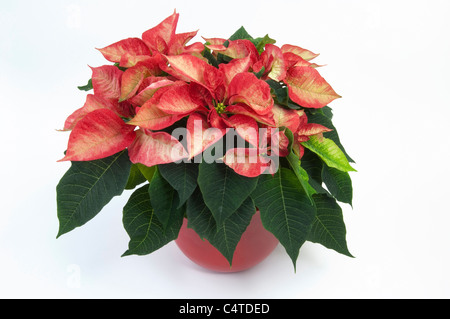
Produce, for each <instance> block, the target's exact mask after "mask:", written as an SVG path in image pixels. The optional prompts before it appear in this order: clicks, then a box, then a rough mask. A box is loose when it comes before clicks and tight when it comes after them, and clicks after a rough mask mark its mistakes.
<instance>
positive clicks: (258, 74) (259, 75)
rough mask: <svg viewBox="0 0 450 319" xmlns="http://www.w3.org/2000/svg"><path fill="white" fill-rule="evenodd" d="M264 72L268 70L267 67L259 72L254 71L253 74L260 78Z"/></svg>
mask: <svg viewBox="0 0 450 319" xmlns="http://www.w3.org/2000/svg"><path fill="white" fill-rule="evenodd" d="M264 72H266V68H265V67H262V68H261V70H259V72H258V73H255V72H253V74H254V75H255V76H256V77H257V78H258V79H261V77H262V76H263V75H264Z"/></svg>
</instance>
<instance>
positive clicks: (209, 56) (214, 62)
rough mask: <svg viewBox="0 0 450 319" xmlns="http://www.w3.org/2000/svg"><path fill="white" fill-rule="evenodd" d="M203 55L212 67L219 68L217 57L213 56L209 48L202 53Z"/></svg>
mask: <svg viewBox="0 0 450 319" xmlns="http://www.w3.org/2000/svg"><path fill="white" fill-rule="evenodd" d="M202 55H203V57H204V58H206V59H207V60H208V62H209V64H211V65H212V66H214V67H216V68H219V62H218V61H217V59H216V57H215V56H214V55H212V53H211V50H209V49H208V48H207V47H205V49H204V50H203V52H202Z"/></svg>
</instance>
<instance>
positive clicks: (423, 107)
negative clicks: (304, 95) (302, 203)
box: [0, 0, 450, 298]
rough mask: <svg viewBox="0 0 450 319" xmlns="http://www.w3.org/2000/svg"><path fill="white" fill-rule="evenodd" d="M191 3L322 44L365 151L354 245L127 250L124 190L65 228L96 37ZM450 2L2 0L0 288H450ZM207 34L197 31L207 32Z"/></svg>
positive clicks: (432, 293)
mask: <svg viewBox="0 0 450 319" xmlns="http://www.w3.org/2000/svg"><path fill="white" fill-rule="evenodd" d="M175 8H176V9H177V11H178V12H179V13H180V14H181V17H180V23H179V28H178V30H179V31H180V32H187V31H192V30H197V29H200V31H199V36H205V37H228V36H229V35H231V34H232V33H233V32H234V31H235V30H236V29H237V28H239V27H240V26H241V25H244V26H245V27H246V29H247V30H248V31H249V33H250V34H253V35H254V36H263V35H265V34H266V33H269V34H270V36H271V37H272V38H275V39H277V41H278V44H280V45H282V44H285V43H289V44H295V45H299V46H302V47H305V48H307V49H310V50H312V51H314V52H318V53H321V55H320V57H319V58H318V59H317V63H319V64H326V65H327V66H326V67H325V68H323V69H321V74H322V75H323V76H324V77H325V78H326V79H327V80H328V81H329V82H330V83H331V85H332V86H333V88H334V89H335V90H336V91H337V92H338V93H339V94H340V95H342V96H343V98H342V99H340V100H337V101H335V102H333V103H332V104H331V105H330V106H331V107H332V108H333V109H334V111H335V120H334V121H335V125H336V127H337V128H338V130H339V133H340V135H341V140H342V142H343V144H344V145H345V147H346V148H347V150H348V152H349V153H350V154H351V156H352V157H353V158H354V159H355V160H356V162H357V164H356V165H355V167H356V169H357V170H358V173H354V174H352V178H353V184H354V205H353V209H352V208H351V207H350V206H348V205H346V206H343V210H344V216H345V221H346V224H347V232H348V238H347V240H348V244H349V248H350V251H351V252H352V254H353V255H354V256H355V257H356V258H354V259H351V258H348V257H345V256H341V255H338V254H337V253H335V252H334V251H330V250H327V249H325V248H323V247H322V246H319V245H314V244H306V245H305V246H304V247H303V248H302V250H301V252H300V258H299V260H298V266H297V273H294V271H293V267H292V263H291V261H290V260H289V257H288V256H287V255H286V254H285V252H284V251H283V248H282V247H278V248H277V250H276V251H275V252H274V254H273V255H271V256H270V257H269V258H268V259H267V260H266V261H265V262H264V263H262V264H261V265H259V266H257V267H256V268H254V269H252V270H251V271H247V272H244V273H239V274H233V275H223V274H216V273H211V272H208V271H204V270H202V269H200V268H199V267H197V266H195V265H193V264H192V263H191V262H190V261H188V260H187V259H186V258H185V257H184V256H183V255H182V254H181V252H180V251H179V250H178V248H177V247H176V246H175V245H174V244H170V245H168V246H166V247H164V248H163V249H161V250H160V251H158V252H156V253H154V254H152V255H150V256H147V257H127V258H121V257H120V256H121V255H122V253H123V252H124V251H125V250H126V249H127V245H128V237H127V234H126V232H125V230H124V229H123V226H122V216H121V215H122V207H123V206H124V205H125V203H126V201H127V199H128V195H129V193H125V194H124V196H123V197H121V198H115V199H114V200H113V201H112V202H111V203H110V204H109V205H108V206H107V207H106V208H105V209H104V210H103V211H102V212H101V213H100V214H99V215H98V216H97V217H96V218H95V219H94V220H93V221H91V222H90V223H89V224H87V225H86V226H84V227H83V228H79V229H77V230H76V231H74V232H72V233H70V234H68V235H65V236H63V237H61V238H60V239H58V240H56V234H57V230H58V221H57V217H56V191H55V188H56V185H57V183H58V181H59V179H60V178H61V177H62V175H63V174H64V173H65V171H66V170H67V169H68V167H69V164H67V163H64V164H61V163H56V161H57V160H58V159H60V158H61V157H62V152H63V151H64V150H65V147H66V145H67V138H68V135H67V134H66V133H59V132H56V129H59V128H61V127H62V125H63V123H64V120H65V118H66V116H68V115H69V114H70V113H72V111H74V110H75V109H77V108H79V107H81V106H82V105H83V103H84V99H85V93H83V92H80V91H78V90H77V89H76V87H77V86H79V85H82V84H85V83H86V82H87V79H89V77H90V69H89V68H88V65H91V66H100V65H102V64H105V62H106V61H105V60H104V59H103V57H102V56H101V54H100V53H99V52H98V51H96V50H95V48H100V47H105V46H107V45H109V44H112V43H114V42H116V41H118V40H121V39H124V38H127V37H134V36H140V35H141V33H142V32H143V31H145V30H147V29H149V28H151V27H153V26H155V25H156V24H157V23H159V22H160V21H161V20H163V19H164V18H165V17H167V16H169V15H170V14H171V13H172V12H173V10H174V9H175ZM449 16H450V2H449V1H447V0H442V1H438V0H428V1H418V0H410V1H403V0H389V1H387V0H376V1H375V0H368V1H356V0H355V1H350V0H342V1H333V0H329V1H326V0H319V1H294V0H292V1H288V0H278V1H234V0H228V1H218V2H217V1H216V2H212V1H171V0H167V1H135V0H128V1H118V0H110V1H97V0H90V1H87V0H86V1H84V0H70V1H68V0H58V1H51V0H41V1H25V0H14V1H13V0H2V1H1V3H0V96H1V102H0V107H1V111H2V112H1V114H2V123H1V125H0V133H1V135H0V136H1V148H0V149H1V157H0V161H1V165H0V174H1V175H0V176H1V181H2V183H1V184H0V194H1V199H2V209H1V212H0V297H1V298H449V297H450V272H449V271H448V270H449V269H450V247H449V246H450V231H449V228H450V208H449V194H450V187H449V184H448V181H449V180H450V172H449V165H448V160H449V157H450V142H449V139H448V132H449V129H448V128H449V125H448V123H449V121H448V118H449V116H450V102H449V91H450V77H449V74H450V60H449V57H450V41H449V33H450V21H449V19H448V17H449ZM199 40H200V38H199Z"/></svg>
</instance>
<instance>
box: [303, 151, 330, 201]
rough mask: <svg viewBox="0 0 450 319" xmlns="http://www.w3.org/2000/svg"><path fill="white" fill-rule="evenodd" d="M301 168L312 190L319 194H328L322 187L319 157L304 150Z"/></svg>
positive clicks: (321, 163) (321, 165) (321, 164)
mask: <svg viewBox="0 0 450 319" xmlns="http://www.w3.org/2000/svg"><path fill="white" fill-rule="evenodd" d="M301 166H302V168H303V169H304V170H305V171H306V172H307V173H308V177H309V184H310V185H311V186H312V187H313V188H314V190H315V191H316V192H317V193H320V194H328V191H327V190H326V189H324V188H323V187H322V184H323V182H322V167H323V162H322V160H321V159H320V157H319V156H317V155H316V154H314V153H313V152H311V151H310V150H308V149H305V154H304V155H303V157H302V161H301Z"/></svg>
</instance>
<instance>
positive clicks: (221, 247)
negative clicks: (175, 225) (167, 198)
mask: <svg viewBox="0 0 450 319" xmlns="http://www.w3.org/2000/svg"><path fill="white" fill-rule="evenodd" d="M255 213H256V208H255V204H254V203H253V200H252V199H251V198H250V197H249V198H247V199H246V200H245V201H244V203H243V204H242V206H241V207H239V209H238V210H237V211H236V212H235V213H234V214H232V215H231V216H230V217H229V218H228V219H227V220H226V221H225V222H224V223H223V224H221V225H219V226H217V224H216V222H215V220H214V217H213V215H212V213H211V211H210V210H209V209H208V207H207V206H206V205H205V203H204V201H203V197H202V194H201V192H200V191H199V190H198V189H197V190H196V192H195V193H194V195H193V196H192V197H190V198H189V200H188V202H187V209H186V215H187V218H188V227H189V228H192V229H194V230H195V232H196V233H197V234H199V235H200V237H202V238H204V239H206V240H208V241H209V243H210V244H211V245H213V246H214V247H215V248H216V249H217V250H218V251H219V252H220V253H221V254H222V255H223V256H224V257H225V258H226V259H227V260H228V262H229V263H230V266H232V262H233V256H234V252H235V250H236V247H237V245H238V243H239V241H240V240H241V237H242V234H243V233H244V232H245V230H246V229H247V227H248V225H249V224H250V222H251V220H252V217H253V215H254V214H255Z"/></svg>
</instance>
